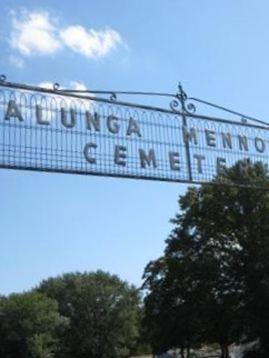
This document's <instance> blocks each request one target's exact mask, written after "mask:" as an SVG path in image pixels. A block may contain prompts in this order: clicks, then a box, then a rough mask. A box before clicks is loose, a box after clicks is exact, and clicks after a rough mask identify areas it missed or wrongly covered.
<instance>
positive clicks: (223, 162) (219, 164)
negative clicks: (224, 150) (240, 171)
mask: <svg viewBox="0 0 269 358" xmlns="http://www.w3.org/2000/svg"><path fill="white" fill-rule="evenodd" d="M225 168H226V159H225V158H219V157H218V158H217V173H218V174H221V172H222V171H223V170H224V169H225Z"/></svg>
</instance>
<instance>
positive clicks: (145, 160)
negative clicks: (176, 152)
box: [139, 149, 157, 168]
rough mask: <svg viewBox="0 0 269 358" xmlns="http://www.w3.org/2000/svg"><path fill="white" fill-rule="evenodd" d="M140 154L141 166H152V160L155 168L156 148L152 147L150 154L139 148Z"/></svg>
mask: <svg viewBox="0 0 269 358" xmlns="http://www.w3.org/2000/svg"><path fill="white" fill-rule="evenodd" d="M139 156H140V165H141V168H146V167H147V166H150V163H151V162H152V164H153V168H156V167H157V164H156V157H155V152H154V149H150V150H149V153H148V154H147V153H146V152H145V151H144V150H143V149H139Z"/></svg>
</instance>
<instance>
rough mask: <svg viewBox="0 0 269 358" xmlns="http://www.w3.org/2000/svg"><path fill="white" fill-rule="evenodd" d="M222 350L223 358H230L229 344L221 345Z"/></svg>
mask: <svg viewBox="0 0 269 358" xmlns="http://www.w3.org/2000/svg"><path fill="white" fill-rule="evenodd" d="M220 349H221V358H230V354H229V348H228V346H227V344H221V345H220Z"/></svg>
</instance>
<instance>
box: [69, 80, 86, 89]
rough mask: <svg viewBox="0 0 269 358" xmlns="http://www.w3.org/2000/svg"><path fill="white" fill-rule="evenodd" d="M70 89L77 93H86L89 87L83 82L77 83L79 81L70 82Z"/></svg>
mask: <svg viewBox="0 0 269 358" xmlns="http://www.w3.org/2000/svg"><path fill="white" fill-rule="evenodd" d="M69 85H70V87H71V88H72V89H74V90H76V91H86V90H87V87H86V86H85V84H84V83H83V82H77V81H70V83H69Z"/></svg>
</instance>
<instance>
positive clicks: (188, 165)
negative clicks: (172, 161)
mask: <svg viewBox="0 0 269 358" xmlns="http://www.w3.org/2000/svg"><path fill="white" fill-rule="evenodd" d="M182 122H183V127H182V134H183V140H184V144H185V152H186V160H187V167H188V174H189V181H190V182H192V170H191V154H190V143H189V140H188V138H186V133H185V129H188V125H187V118H186V115H185V111H184V110H183V111H182Z"/></svg>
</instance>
